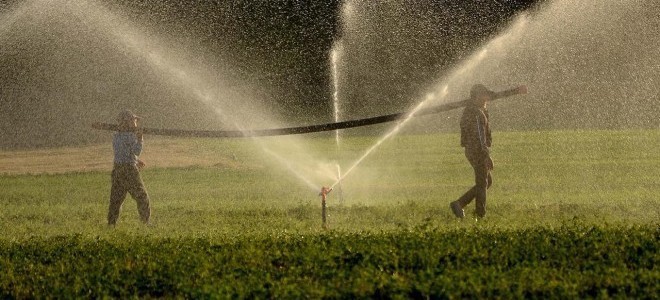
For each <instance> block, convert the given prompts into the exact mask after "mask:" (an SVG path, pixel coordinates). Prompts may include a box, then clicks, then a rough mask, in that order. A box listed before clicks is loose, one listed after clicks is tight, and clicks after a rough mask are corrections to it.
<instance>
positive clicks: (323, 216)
mask: <svg viewBox="0 0 660 300" xmlns="http://www.w3.org/2000/svg"><path fill="white" fill-rule="evenodd" d="M330 192H332V188H329V187H325V186H323V187H321V192H319V196H321V220H322V222H323V229H328V218H327V214H328V212H327V207H326V204H325V200H326V197H327V196H328V194H330Z"/></svg>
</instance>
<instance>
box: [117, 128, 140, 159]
mask: <svg viewBox="0 0 660 300" xmlns="http://www.w3.org/2000/svg"><path fill="white" fill-rule="evenodd" d="M112 148H113V149H114V151H115V164H122V165H125V164H126V165H137V159H138V156H139V155H140V153H141V152H142V142H141V141H140V140H138V138H137V136H135V133H133V132H117V133H115V135H114V138H113V139H112Z"/></svg>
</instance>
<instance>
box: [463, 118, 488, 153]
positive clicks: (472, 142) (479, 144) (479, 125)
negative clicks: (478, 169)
mask: <svg viewBox="0 0 660 300" xmlns="http://www.w3.org/2000/svg"><path fill="white" fill-rule="evenodd" d="M491 142H492V137H491V133H490V126H489V124H488V111H487V110H486V109H484V108H480V107H476V106H472V105H468V106H466V107H465V109H464V110H463V116H462V117H461V146H462V147H465V149H466V150H467V151H470V152H472V153H475V154H480V155H484V156H487V155H490V149H489V148H490V145H491Z"/></svg>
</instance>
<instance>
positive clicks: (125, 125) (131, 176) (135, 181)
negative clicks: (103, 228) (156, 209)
mask: <svg viewBox="0 0 660 300" xmlns="http://www.w3.org/2000/svg"><path fill="white" fill-rule="evenodd" d="M139 119H140V118H139V117H138V116H136V115H135V114H133V113H132V112H131V111H130V110H124V111H122V112H121V113H119V117H118V119H117V121H118V122H119V128H120V129H119V131H118V132H116V133H115V135H114V137H113V140H112V147H113V150H114V167H113V169H112V187H111V189H110V208H109V211H108V224H109V225H112V226H114V225H115V224H116V223H117V219H118V218H119V213H120V210H121V206H122V204H123V203H124V200H125V199H126V194H127V193H128V194H131V196H132V197H133V199H135V201H137V206H138V212H139V214H140V219H141V220H142V222H143V223H145V224H149V217H150V215H151V208H150V206H149V195H148V194H147V190H146V189H145V188H144V183H143V182H142V178H141V177H140V169H142V168H143V167H144V162H142V161H141V160H140V159H138V156H140V153H142V143H143V141H144V140H143V137H142V132H141V131H140V130H139V128H138V124H137V123H138V120H139Z"/></svg>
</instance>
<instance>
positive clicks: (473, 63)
mask: <svg viewBox="0 0 660 300" xmlns="http://www.w3.org/2000/svg"><path fill="white" fill-rule="evenodd" d="M526 24H527V18H526V17H525V16H522V17H520V18H518V20H517V21H516V22H514V25H513V26H511V28H510V29H509V30H508V31H506V32H504V33H503V34H501V35H500V36H498V37H496V38H494V39H492V40H491V41H490V42H489V43H487V44H486V45H485V46H484V47H483V48H482V50H480V51H478V52H477V53H476V54H474V55H472V56H471V57H470V58H468V60H466V61H465V62H463V64H461V65H460V66H459V67H458V68H457V69H456V70H455V71H453V72H451V73H450V75H449V76H448V77H447V78H446V79H445V80H442V81H441V82H444V85H441V86H442V88H441V89H440V93H439V95H437V96H436V95H435V94H434V93H429V94H427V97H426V98H425V99H424V100H422V101H421V102H420V103H419V104H417V105H416V106H415V108H414V109H413V110H412V111H411V112H410V113H408V114H407V115H406V117H405V118H403V120H402V121H400V122H399V123H398V124H396V125H395V126H394V128H392V129H391V130H390V131H389V132H388V133H386V134H385V135H384V136H383V137H381V138H380V139H379V140H378V141H376V143H375V144H374V145H372V146H371V147H369V148H368V149H367V150H366V151H365V153H364V154H363V155H362V156H361V157H360V158H358V159H357V160H356V161H355V162H354V163H353V164H352V165H351V166H350V167H349V168H348V169H347V170H346V172H344V174H343V176H342V177H340V178H338V179H337V181H335V183H334V184H333V185H332V187H334V186H335V185H337V184H338V183H339V182H340V181H341V180H343V179H344V178H345V177H347V176H348V175H350V174H351V173H352V172H353V170H355V168H356V167H357V166H358V165H360V164H361V163H362V161H364V160H365V159H366V158H367V157H368V156H369V155H370V154H371V153H372V152H374V151H375V150H376V149H378V148H379V147H380V146H381V145H382V144H383V143H384V142H385V141H386V140H388V139H390V138H391V137H392V136H394V135H395V134H396V133H397V132H399V131H400V130H401V128H403V127H404V126H405V125H406V124H407V123H408V122H409V121H410V120H411V119H412V118H413V117H414V116H415V115H416V114H417V113H418V112H420V111H422V108H423V107H424V106H425V105H426V104H427V103H429V102H431V101H433V100H438V101H443V100H444V99H445V97H446V96H447V94H448V92H449V87H450V85H451V84H453V83H454V82H456V81H458V80H459V79H461V78H462V76H463V75H464V74H467V73H469V72H470V71H471V70H473V69H474V68H476V67H477V66H478V65H479V64H480V63H481V62H482V61H483V60H484V59H485V58H486V57H487V55H488V52H489V50H490V49H491V48H500V47H502V45H503V44H505V43H506V42H507V41H508V40H510V39H512V38H516V37H518V36H520V35H521V33H522V29H523V28H524V26H525V25H526ZM440 107H442V106H440Z"/></svg>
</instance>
